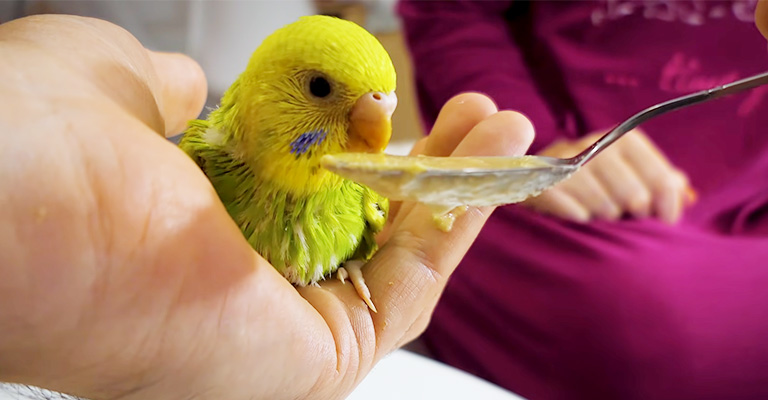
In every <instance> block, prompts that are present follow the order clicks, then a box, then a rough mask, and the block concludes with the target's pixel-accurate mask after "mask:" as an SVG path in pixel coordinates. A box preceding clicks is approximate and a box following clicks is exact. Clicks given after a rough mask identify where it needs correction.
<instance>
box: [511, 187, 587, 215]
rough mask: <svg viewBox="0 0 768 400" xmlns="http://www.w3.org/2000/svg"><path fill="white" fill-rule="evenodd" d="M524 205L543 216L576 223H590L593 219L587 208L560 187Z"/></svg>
mask: <svg viewBox="0 0 768 400" xmlns="http://www.w3.org/2000/svg"><path fill="white" fill-rule="evenodd" d="M523 205H525V206H527V207H530V208H532V209H534V210H536V211H538V212H540V213H542V214H550V215H554V216H557V217H559V218H563V219H567V220H570V221H575V222H582V223H584V222H588V221H589V220H590V217H591V215H590V212H589V210H588V209H587V208H586V207H584V206H583V205H582V204H581V203H580V202H579V201H577V200H576V199H575V198H573V197H572V196H571V195H570V194H568V193H566V192H564V191H563V190H562V189H560V188H559V187H553V188H551V189H548V190H546V191H545V192H544V193H542V194H540V195H539V196H536V197H533V198H531V199H528V200H526V201H525V202H524V203H523Z"/></svg>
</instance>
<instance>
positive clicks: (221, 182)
mask: <svg viewBox="0 0 768 400" xmlns="http://www.w3.org/2000/svg"><path fill="white" fill-rule="evenodd" d="M394 90H395V70H394V66H393V65H392V61H391V60H390V58H389V55H388V54H387V52H386V51H385V50H384V48H383V47H382V45H381V44H380V43H379V42H378V40H376V38H374V37H373V36H372V35H371V34H370V33H368V32H367V31H365V30H364V29H363V28H361V27H360V26H358V25H356V24H354V23H352V22H349V21H345V20H342V19H338V18H334V17H328V16H310V17H302V18H300V19H298V20H297V21H296V22H294V23H291V24H289V25H286V26H284V27H283V28H280V29H278V30H277V31H275V32H274V33H272V34H271V35H270V36H269V37H267V38H266V39H265V40H264V41H263V42H262V44H261V45H260V46H259V47H258V48H257V49H256V51H255V52H254V53H253V55H252V56H251V59H250V61H249V63H248V66H247V68H246V69H245V71H244V72H243V73H242V74H241V75H240V76H239V78H238V79H237V80H236V81H235V82H234V83H233V84H232V86H231V87H229V89H228V90H227V91H226V92H225V93H224V95H223V97H222V99H221V103H220V106H219V107H218V108H217V109H215V110H213V111H212V112H211V113H210V114H209V116H208V118H207V119H206V120H194V121H191V122H190V123H189V126H188V129H187V130H186V132H185V136H184V137H183V139H182V140H181V143H180V147H181V148H182V149H183V150H184V151H185V152H186V153H187V154H189V155H190V156H191V157H192V158H193V159H194V160H195V162H196V163H197V164H198V165H199V166H200V168H202V170H203V171H204V172H205V174H206V175H207V176H208V178H209V179H210V181H211V183H212V184H213V187H214V188H215V189H216V192H217V193H218V195H219V197H220V198H221V200H222V202H223V204H224V205H225V206H226V209H227V211H228V212H229V214H230V215H231V216H232V218H233V219H234V220H235V222H236V223H237V224H238V226H239V227H240V229H241V230H242V232H243V234H244V235H245V237H246V239H247V240H248V242H249V243H250V244H251V246H253V248H254V249H255V250H256V251H257V252H258V253H259V254H261V255H262V256H263V257H264V258H266V259H267V260H268V261H269V262H270V263H271V264H272V265H274V267H275V268H276V269H277V270H278V271H279V272H280V273H281V274H282V275H284V276H285V277H286V278H287V279H288V280H289V281H290V282H292V283H293V284H295V285H299V286H303V285H308V284H315V283H316V282H318V281H319V280H321V279H324V278H325V277H328V276H329V275H331V274H332V273H333V272H334V271H337V269H338V272H339V273H338V275H339V277H340V279H342V281H344V279H346V278H347V277H348V278H349V280H350V281H351V282H352V283H353V284H354V286H355V288H356V289H357V291H358V293H359V294H360V296H361V298H363V299H364V300H365V302H366V304H368V306H369V307H370V308H371V309H372V310H373V311H376V309H375V307H374V305H373V302H372V301H371V298H370V292H369V291H368V288H367V287H366V285H365V282H364V280H363V277H362V273H361V272H360V267H361V266H362V265H363V263H364V261H365V260H367V259H369V258H370V257H371V256H372V255H373V253H374V252H375V251H376V247H377V246H376V242H375V240H374V235H375V234H376V233H377V232H378V231H380V230H381V229H382V227H383V225H384V223H385V221H386V214H387V211H388V208H389V203H388V200H387V199H386V198H384V197H382V196H380V195H378V194H377V193H375V192H373V191H372V190H371V189H369V188H367V187H365V186H362V185H360V184H357V183H355V182H353V181H350V180H347V179H344V178H341V177H339V176H337V175H335V174H333V173H331V172H328V171H326V170H324V169H322V168H321V167H320V158H321V157H322V156H323V155H325V154H332V153H340V152H381V151H383V150H384V148H385V147H386V146H387V144H388V142H389V138H390V135H391V122H390V117H391V115H392V112H393V111H394V109H395V107H396V105H397V97H396V96H395V93H394ZM342 263H343V264H344V265H343V266H342ZM340 266H341V267H342V268H340Z"/></svg>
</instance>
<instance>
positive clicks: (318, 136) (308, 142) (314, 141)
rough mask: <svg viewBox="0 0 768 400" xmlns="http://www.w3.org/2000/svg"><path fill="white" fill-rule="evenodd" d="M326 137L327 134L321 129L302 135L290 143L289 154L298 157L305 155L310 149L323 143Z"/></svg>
mask: <svg viewBox="0 0 768 400" xmlns="http://www.w3.org/2000/svg"><path fill="white" fill-rule="evenodd" d="M327 135H328V132H326V131H325V130H323V129H315V130H313V131H309V132H304V133H302V134H301V135H299V137H298V138H296V140H294V141H293V142H291V154H296V155H297V156H300V155H302V154H304V153H306V152H307V151H309V149H310V147H312V146H317V145H319V144H320V143H323V141H324V140H325V137H326V136H327Z"/></svg>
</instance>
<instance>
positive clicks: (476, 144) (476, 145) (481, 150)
mask: <svg viewBox="0 0 768 400" xmlns="http://www.w3.org/2000/svg"><path fill="white" fill-rule="evenodd" d="M512 129H516V131H515V132H514V135H512V134H510V133H511V132H512ZM533 136H534V134H533V125H532V124H531V121H529V120H528V118H526V117H525V116H524V115H523V114H520V113H518V112H514V111H499V112H497V113H495V114H492V115H491V116H489V117H488V118H486V119H484V120H483V121H481V122H480V123H478V124H477V125H476V126H475V127H474V128H472V131H470V132H469V134H468V135H467V136H466V137H465V138H464V139H463V140H462V141H461V142H460V143H459V144H458V145H457V146H456V149H455V150H454V151H453V153H452V154H451V155H452V156H455V157H462V156H470V155H471V156H497V155H505V154H525V152H526V150H528V147H530V146H531V142H532V141H533ZM483 137H484V138H485V139H482V138H483Z"/></svg>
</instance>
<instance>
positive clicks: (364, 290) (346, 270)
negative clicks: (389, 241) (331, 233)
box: [336, 260, 376, 312]
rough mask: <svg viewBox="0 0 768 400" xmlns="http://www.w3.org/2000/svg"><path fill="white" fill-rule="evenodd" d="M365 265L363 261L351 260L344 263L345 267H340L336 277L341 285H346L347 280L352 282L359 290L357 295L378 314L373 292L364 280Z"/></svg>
mask: <svg viewBox="0 0 768 400" xmlns="http://www.w3.org/2000/svg"><path fill="white" fill-rule="evenodd" d="M364 264H365V263H364V262H363V261H361V260H350V261H347V262H345V263H344V266H343V267H340V268H339V269H338V270H337V271H336V277H337V278H339V280H340V281H341V283H345V282H346V280H347V279H349V281H350V282H352V286H354V287H355V290H357V294H358V295H359V296H360V298H361V299H363V301H364V302H365V304H367V305H368V308H370V309H371V311H373V312H376V306H374V305H373V301H371V291H370V290H368V286H367V285H366V284H365V279H363V271H361V268H362V267H363V265H364Z"/></svg>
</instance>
